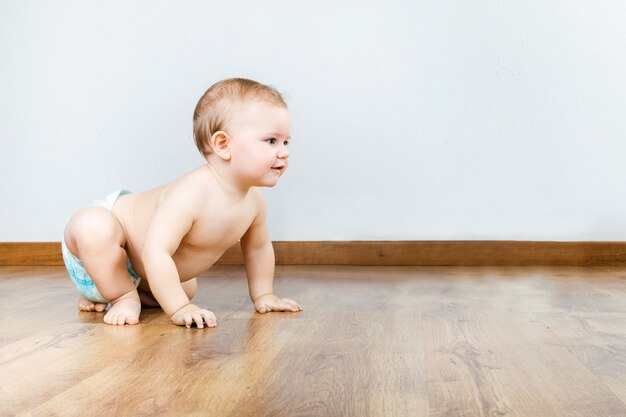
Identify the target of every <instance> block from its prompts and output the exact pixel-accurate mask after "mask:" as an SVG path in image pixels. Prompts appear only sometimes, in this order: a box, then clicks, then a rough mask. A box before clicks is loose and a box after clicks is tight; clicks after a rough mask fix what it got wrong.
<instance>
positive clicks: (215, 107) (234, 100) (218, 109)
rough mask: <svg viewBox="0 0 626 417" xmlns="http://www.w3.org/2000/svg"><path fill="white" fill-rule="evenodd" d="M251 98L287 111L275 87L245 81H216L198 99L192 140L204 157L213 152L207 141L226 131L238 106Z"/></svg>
mask: <svg viewBox="0 0 626 417" xmlns="http://www.w3.org/2000/svg"><path fill="white" fill-rule="evenodd" d="M254 99H256V100H260V101H264V102H267V103H269V104H272V105H276V106H280V107H283V108H285V109H286V108H287V103H285V100H284V99H283V97H282V96H281V94H280V93H279V92H278V91H277V90H276V89H275V88H274V87H271V86H268V85H265V84H261V83H259V82H256V81H253V80H248V79H245V78H228V79H226V80H222V81H219V82H217V83H215V84H213V85H212V86H211V87H209V89H208V90H207V91H206V92H205V93H204V94H203V95H202V97H200V100H198V104H197V105H196V109H195V110H194V112H193V137H194V139H195V141H196V146H197V147H198V150H199V151H200V153H201V154H202V155H203V156H204V157H205V158H206V157H207V156H208V155H209V154H211V153H212V152H213V150H212V149H211V145H210V141H209V139H210V138H211V137H212V136H213V134H214V133H215V132H218V131H220V130H225V129H226V127H227V125H228V122H229V121H230V120H231V119H232V117H233V115H234V113H235V111H236V110H237V109H238V106H239V105H241V104H243V103H244V102H246V101H247V100H254Z"/></svg>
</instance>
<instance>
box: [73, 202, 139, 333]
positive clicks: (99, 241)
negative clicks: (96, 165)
mask: <svg viewBox="0 0 626 417" xmlns="http://www.w3.org/2000/svg"><path fill="white" fill-rule="evenodd" d="M65 242H66V244H67V247H68V249H69V250H70V252H72V253H73V254H74V255H76V256H77V257H78V258H79V259H80V260H81V261H82V262H83V265H84V267H85V269H86V270H87V273H88V274H89V276H90V277H91V279H92V280H93V282H94V283H95V284H96V288H97V289H98V292H99V293H100V294H101V295H102V297H104V298H105V299H107V300H111V309H110V310H109V311H108V312H107V314H106V315H105V316H104V321H105V323H108V324H118V325H122V324H126V323H128V324H136V323H138V322H139V314H140V312H141V303H140V301H139V295H138V294H137V289H136V288H135V285H134V283H133V281H132V279H131V277H130V275H129V273H128V270H127V269H126V251H125V250H124V245H125V243H126V234H125V233H124V229H123V228H122V225H121V224H120V223H119V221H118V220H117V218H116V217H115V216H114V215H113V213H111V212H110V211H109V210H107V209H105V208H103V207H97V206H94V207H88V208H85V209H82V210H80V211H79V212H78V213H76V214H75V215H74V216H73V217H72V218H71V219H70V220H69V222H68V224H67V226H66V229H65Z"/></svg>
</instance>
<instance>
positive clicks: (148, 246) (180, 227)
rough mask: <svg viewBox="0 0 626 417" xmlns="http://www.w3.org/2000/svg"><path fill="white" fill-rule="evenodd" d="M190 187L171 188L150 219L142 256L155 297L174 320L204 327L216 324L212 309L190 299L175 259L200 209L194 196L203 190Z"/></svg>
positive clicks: (184, 185) (178, 323) (187, 185)
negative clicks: (193, 302) (197, 304)
mask: <svg viewBox="0 0 626 417" xmlns="http://www.w3.org/2000/svg"><path fill="white" fill-rule="evenodd" d="M191 185H193V184H191ZM189 188H192V187H190V185H189V184H178V185H177V186H176V187H173V188H172V189H170V190H168V193H167V195H166V196H165V197H164V199H163V201H162V202H161V203H160V205H159V208H158V209H157V211H156V213H155V214H154V217H153V218H152V220H151V222H150V226H149V228H148V232H147V234H146V241H145V244H144V248H143V251H142V254H141V260H142V262H143V264H144V269H145V271H146V275H147V278H148V282H149V284H150V290H151V291H152V294H153V295H154V298H155V299H156V300H157V301H158V302H159V304H160V305H161V307H162V308H163V311H164V312H165V314H167V315H168V317H170V318H171V320H172V321H173V322H174V324H176V325H179V326H182V325H186V326H187V327H191V325H192V324H193V322H195V323H196V324H197V326H198V327H200V328H201V327H204V324H203V322H204V321H205V322H206V323H207V325H208V326H209V327H215V326H216V325H217V323H216V320H215V316H214V315H213V313H211V312H210V311H208V310H204V309H201V308H200V307H198V306H195V305H193V304H191V303H190V301H189V298H188V297H187V294H185V291H184V290H183V287H182V285H181V283H180V276H179V275H178V270H177V268H176V264H175V263H174V260H173V259H172V255H173V254H174V252H176V250H177V249H178V246H179V245H180V242H181V240H182V239H183V237H184V236H185V235H186V234H187V232H189V230H190V229H191V226H192V225H193V222H194V220H195V218H196V213H197V212H198V211H197V207H198V204H199V201H197V200H198V198H197V197H195V196H197V195H199V194H201V193H199V192H198V191H197V189H196V190H194V189H189ZM192 196H193V197H192Z"/></svg>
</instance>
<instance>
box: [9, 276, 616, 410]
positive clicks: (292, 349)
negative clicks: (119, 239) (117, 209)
mask: <svg viewBox="0 0 626 417" xmlns="http://www.w3.org/2000/svg"><path fill="white" fill-rule="evenodd" d="M275 292H276V293H277V294H279V295H284V296H289V297H292V298H294V299H296V300H298V301H299V302H300V303H301V304H302V305H303V306H304V308H305V310H304V311H303V312H301V313H297V314H284V313H282V314H281V313H269V314H265V315H260V314H257V313H255V312H254V311H253V308H252V305H251V303H250V301H249V299H248V296H247V289H246V279H245V270H244V268H243V267H242V266H217V267H215V268H212V269H211V270H210V271H208V272H207V273H206V274H204V275H202V276H201V277H200V278H199V291H198V295H197V299H196V300H195V302H196V303H198V304H200V305H204V306H206V307H208V308H210V309H211V310H212V311H214V312H215V314H216V316H217V318H218V323H219V324H218V327H217V328H216V329H191V330H188V329H185V328H182V327H177V326H174V325H171V324H170V323H169V320H168V319H167V317H165V316H164V315H163V313H162V312H161V311H160V310H158V309H152V310H144V311H143V312H142V316H141V323H140V324H139V325H137V326H124V327H116V326H108V325H105V324H104V323H103V322H102V317H103V314H102V313H84V312H79V311H78V310H77V307H76V301H77V298H78V295H77V293H76V292H75V289H74V288H73V286H72V284H71V282H70V280H69V278H68V277H67V276H66V274H65V271H64V269H63V268H62V267H0V337H1V339H0V341H1V343H0V404H1V407H0V416H14V415H18V416H49V415H63V416H110V415H137V416H141V415H150V416H206V415H219V416H270V415H271V416H276V415H279V416H390V415H391V416H433V417H437V416H498V415H505V416H542V417H552V416H568V417H569V416H581V417H582V416H584V417H587V416H589V417H592V416H593V417H598V416H612V417H617V416H620V417H623V416H624V415H626V405H625V402H626V398H625V393H626V390H625V387H626V372H625V369H624V363H625V361H624V358H625V356H624V355H625V353H624V352H626V328H625V326H624V325H623V323H625V322H626V269H625V268H623V267H585V268H582V267H415V266H399V267H380V266H370V267H354V266H279V267H277V270H276V280H275Z"/></svg>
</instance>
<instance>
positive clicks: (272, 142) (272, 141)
mask: <svg viewBox="0 0 626 417" xmlns="http://www.w3.org/2000/svg"><path fill="white" fill-rule="evenodd" d="M266 142H268V143H269V144H270V145H273V144H275V143H276V139H275V138H270V139H268V140H267V141H266Z"/></svg>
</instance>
